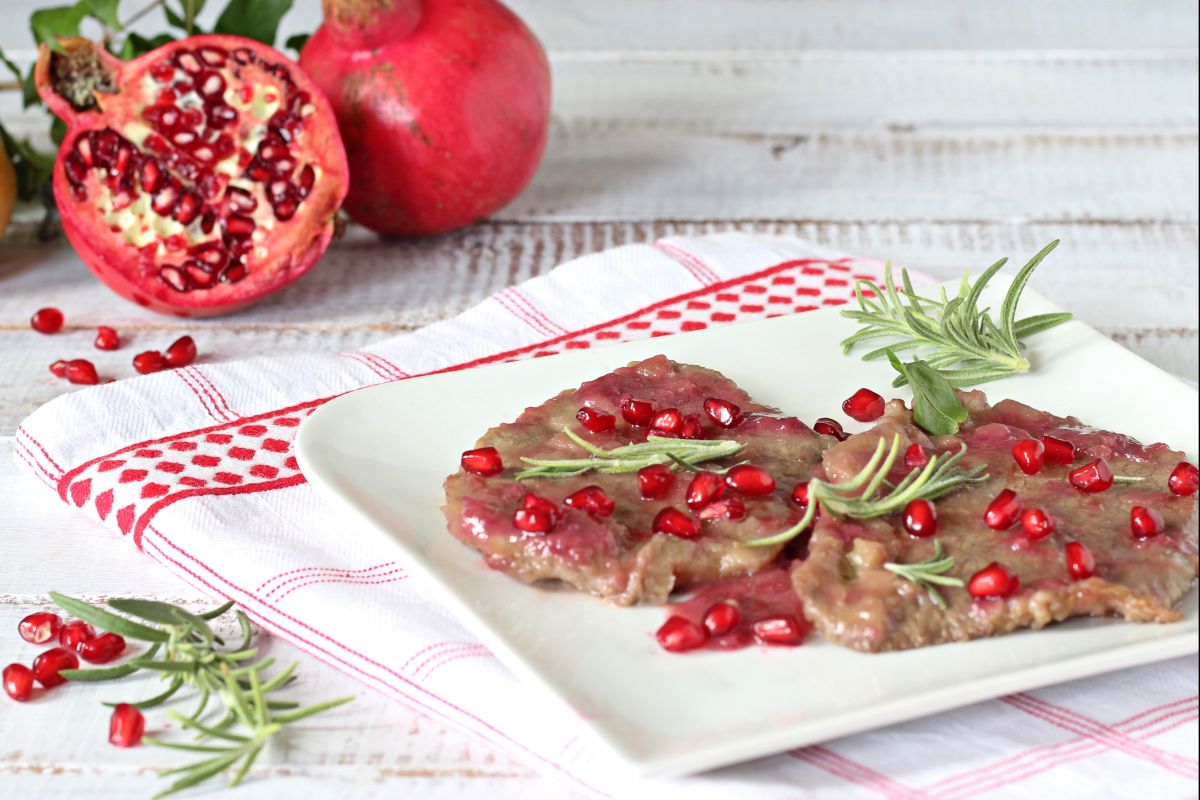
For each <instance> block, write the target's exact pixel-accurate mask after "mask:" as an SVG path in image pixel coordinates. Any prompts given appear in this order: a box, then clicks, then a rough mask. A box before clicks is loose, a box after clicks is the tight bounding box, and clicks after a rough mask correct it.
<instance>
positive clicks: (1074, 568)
mask: <svg viewBox="0 0 1200 800" xmlns="http://www.w3.org/2000/svg"><path fill="white" fill-rule="evenodd" d="M1063 555H1064V556H1065V558H1066V561H1067V574H1068V575H1070V576H1071V578H1072V580H1077V581H1085V580H1087V579H1088V578H1090V577H1092V576H1093V575H1095V574H1096V557H1095V556H1093V555H1092V551H1091V550H1089V549H1088V546H1087V545H1085V544H1082V543H1081V542H1067V543H1066V544H1065V545H1063Z"/></svg>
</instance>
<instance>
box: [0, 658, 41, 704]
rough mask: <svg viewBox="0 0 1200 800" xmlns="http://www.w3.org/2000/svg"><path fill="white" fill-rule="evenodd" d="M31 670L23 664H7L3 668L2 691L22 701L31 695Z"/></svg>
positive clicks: (19, 701)
mask: <svg viewBox="0 0 1200 800" xmlns="http://www.w3.org/2000/svg"><path fill="white" fill-rule="evenodd" d="M33 678H34V676H33V670H31V669H30V668H29V667H27V666H25V665H24V664H9V665H8V666H7V667H5V668H4V693H5V694H7V695H8V696H9V697H11V698H12V699H13V700H16V701H17V702H18V703H24V702H25V701H26V700H28V699H29V698H31V697H33Z"/></svg>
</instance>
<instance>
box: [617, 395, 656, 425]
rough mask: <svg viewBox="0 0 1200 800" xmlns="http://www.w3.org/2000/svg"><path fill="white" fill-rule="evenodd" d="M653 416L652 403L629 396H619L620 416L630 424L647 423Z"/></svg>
mask: <svg viewBox="0 0 1200 800" xmlns="http://www.w3.org/2000/svg"><path fill="white" fill-rule="evenodd" d="M653 416H654V405H653V404H652V403H649V402H647V401H645V400H634V399H633V398H631V397H622V398H621V417H622V419H624V420H625V421H626V422H628V423H629V424H630V425H648V424H650V418H651V417H653Z"/></svg>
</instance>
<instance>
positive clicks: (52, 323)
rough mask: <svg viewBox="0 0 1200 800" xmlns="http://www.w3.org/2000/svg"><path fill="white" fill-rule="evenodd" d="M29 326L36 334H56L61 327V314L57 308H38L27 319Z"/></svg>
mask: <svg viewBox="0 0 1200 800" xmlns="http://www.w3.org/2000/svg"><path fill="white" fill-rule="evenodd" d="M29 324H30V325H31V326H32V327H33V329H34V330H35V331H37V332H38V333H58V332H59V331H61V330H62V327H63V313H62V312H61V311H59V310H58V309H57V308H39V309H38V310H37V311H35V312H34V314H33V316H32V317H30V318H29Z"/></svg>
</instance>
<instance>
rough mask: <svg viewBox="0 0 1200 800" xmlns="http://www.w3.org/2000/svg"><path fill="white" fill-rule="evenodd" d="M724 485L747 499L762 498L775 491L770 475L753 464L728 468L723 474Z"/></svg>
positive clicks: (773, 481)
mask: <svg viewBox="0 0 1200 800" xmlns="http://www.w3.org/2000/svg"><path fill="white" fill-rule="evenodd" d="M725 484H726V485H727V486H728V487H729V488H730V489H733V490H734V491H735V492H738V493H740V494H744V495H746V496H747V497H763V496H764V495H768V494H770V493H771V492H773V491H775V479H774V478H772V477H771V473H769V472H767V471H766V470H765V469H763V468H762V467H756V466H754V465H753V464H738V465H737V466H736V467H730V468H729V471H728V472H726V473H725Z"/></svg>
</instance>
